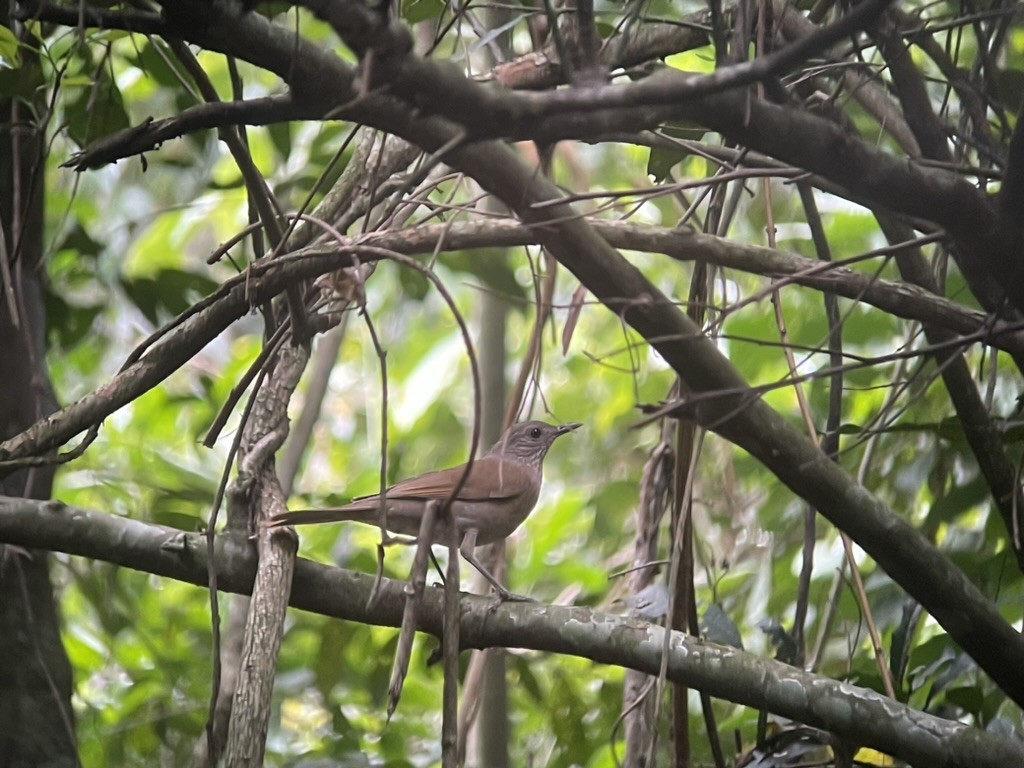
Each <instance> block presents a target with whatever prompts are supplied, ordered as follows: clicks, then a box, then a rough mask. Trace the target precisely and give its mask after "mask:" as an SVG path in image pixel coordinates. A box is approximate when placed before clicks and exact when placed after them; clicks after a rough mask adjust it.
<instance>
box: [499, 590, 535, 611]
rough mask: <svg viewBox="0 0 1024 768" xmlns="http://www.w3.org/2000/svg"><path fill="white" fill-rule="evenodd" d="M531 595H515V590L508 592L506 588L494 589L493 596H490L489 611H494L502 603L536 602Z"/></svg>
mask: <svg viewBox="0 0 1024 768" xmlns="http://www.w3.org/2000/svg"><path fill="white" fill-rule="evenodd" d="M536 602H537V601H536V600H534V599H533V598H532V597H527V596H526V595H517V594H516V593H515V592H509V591H508V590H507V589H501V590H496V591H495V593H494V596H493V597H492V598H491V607H490V613H494V612H495V611H496V610H498V608H500V607H501V604H502V603H536Z"/></svg>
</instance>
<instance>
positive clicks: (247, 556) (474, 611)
mask: <svg viewBox="0 0 1024 768" xmlns="http://www.w3.org/2000/svg"><path fill="white" fill-rule="evenodd" d="M0 541H3V542H7V543H10V544H16V545H20V546H24V547H33V548H41V549H49V550H54V551H59V552H67V553H69V554H74V555H80V556H83V557H89V558H93V559H97V560H103V561H105V562H111V563H115V564H118V565H121V566H124V567H127V568H133V569H136V570H140V571H144V572H146V573H152V574H156V575H159V576H165V577H168V578H172V579H177V580H179V581H185V582H189V583H192V584H197V585H200V586H205V585H206V578H207V564H206V554H207V553H206V546H205V543H204V541H203V538H202V534H189V533H184V532H182V531H177V530H174V529H171V528H165V527H163V526H157V525H151V524H147V523H142V522H139V521H135V520H130V519H127V518H121V517H115V516H113V515H107V514H102V513H98V512H91V511H88V510H84V509H78V508H73V507H67V506H64V505H62V504H60V503H58V502H38V501H30V500H27V499H11V498H7V497H0ZM216 558H217V573H218V580H219V583H220V586H221V587H222V588H223V589H226V590H228V591H231V592H239V593H244V594H248V593H249V592H250V590H251V588H252V583H253V577H254V573H255V569H256V552H255V547H254V546H253V544H252V542H250V541H249V540H248V539H242V538H239V537H237V536H229V535H221V536H218V542H217V555H216ZM373 582H374V579H373V577H371V576H369V575H364V574H360V573H355V572H352V571H346V570H343V569H340V568H333V567H329V566H324V565H319V564H317V563H313V562H310V561H308V560H302V559H299V560H298V562H297V565H296V569H295V578H294V581H293V584H292V590H291V597H290V604H291V605H292V606H293V607H296V608H301V609H304V610H308V611H313V612H315V613H320V614H323V615H326V616H333V617H335V618H340V619H346V620H351V621H359V622H362V623H367V624H377V625H382V626H390V627H397V626H399V624H400V622H401V618H402V610H403V603H404V596H403V586H404V585H403V583H402V582H399V581H392V580H389V579H385V580H384V581H383V582H382V584H381V588H380V599H379V600H377V601H376V602H375V603H374V605H373V606H372V607H367V599H368V597H369V595H370V592H371V590H372V589H373ZM443 610H444V608H443V599H442V595H441V594H440V591H439V590H428V591H427V592H426V594H425V595H424V600H423V604H422V606H421V609H420V614H419V622H418V626H419V628H420V629H421V630H422V631H425V632H429V633H431V634H433V635H435V636H437V637H440V636H441V632H442V621H443V619H442V614H443ZM664 632H665V630H664V629H663V628H661V627H659V626H654V625H651V624H647V623H645V622H641V621H636V620H634V619H627V618H622V617H618V616H612V615H609V614H605V613H599V612H595V611H591V610H590V609H587V608H573V607H565V606H553V605H529V604H523V603H517V604H509V603H506V604H504V605H502V606H500V607H499V608H497V609H494V605H493V602H492V601H491V600H489V599H485V598H482V597H476V596H470V595H464V596H463V598H462V621H461V627H460V636H461V638H462V644H463V648H491V647H506V648H527V649H533V650H538V651H547V652H551V653H560V654H565V655H572V656H579V657H581V658H589V659H592V660H593V661H596V662H599V663H602V664H615V665H618V666H625V667H629V668H631V669H636V670H639V671H641V672H646V673H647V674H657V673H658V669H659V666H660V664H661V649H662V648H663V647H665V643H664V639H663V638H664ZM667 647H668V653H669V662H668V678H669V679H670V680H672V681H673V682H678V683H681V684H685V685H687V686H690V687H694V688H698V689H700V690H703V691H706V692H707V693H708V694H710V695H712V696H716V697H719V698H723V699H727V700H729V701H734V702H736V703H738V704H743V705H746V706H750V707H757V708H761V707H763V708H766V709H769V710H771V711H772V712H775V713H777V714H779V715H782V716H784V717H788V718H792V719H794V720H798V721H800V722H804V723H806V724H808V725H811V726H814V727H817V728H822V729H825V730H828V731H831V732H833V733H836V734H838V735H840V736H842V737H843V738H845V739H848V740H850V741H852V742H854V743H857V744H862V745H864V746H870V747H873V748H875V749H878V750H881V751H883V752H886V753H887V754H891V755H894V756H896V757H899V758H902V759H904V760H907V761H909V762H911V763H913V764H918V765H928V766H936V768H959V767H961V766H962V767H963V768H988V767H989V766H991V767H992V768H1003V767H1004V766H1007V765H1018V764H1021V761H1024V747H1022V746H1021V744H1020V743H1018V742H1017V741H1014V740H1011V739H1005V738H1003V737H1000V736H997V735H996V734H992V733H987V732H985V731H982V730H980V729H977V728H971V727H968V726H964V725H962V724H960V723H957V722H955V721H951V720H943V719H941V718H938V717H935V716H933V715H928V714H925V713H923V712H919V711H916V710H913V709H911V708H909V707H907V706H905V705H903V704H900V703H898V702H895V701H892V700H891V699H888V698H886V697H884V696H882V695H880V694H878V693H875V692H873V691H869V690H867V689H863V688H858V687H857V686H854V685H850V684H848V683H844V682H839V681H835V680H830V679H828V678H823V677H818V676H816V675H812V674H810V673H807V672H802V671H801V670H799V669H796V668H795V667H791V666H788V665H786V664H782V663H780V662H776V661H771V660H767V659H762V658H758V657H756V656H753V655H752V654H748V653H745V652H743V651H739V650H736V649H734V648H725V647H722V646H717V645H714V644H712V643H705V642H701V641H699V640H696V639H694V638H690V637H687V636H686V635H684V634H682V633H678V632H673V633H671V637H670V639H669V643H668V646H667Z"/></svg>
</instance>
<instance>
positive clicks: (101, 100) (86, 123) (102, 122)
mask: <svg viewBox="0 0 1024 768" xmlns="http://www.w3.org/2000/svg"><path fill="white" fill-rule="evenodd" d="M129 125H130V122H129V120H128V113H127V112H126V111H125V108H124V101H123V100H122V98H121V91H120V89H119V88H118V87H117V84H116V83H114V81H113V80H111V78H110V74H109V73H108V72H107V70H106V69H103V70H101V71H100V72H99V73H98V74H97V76H96V82H95V84H94V85H93V86H92V87H89V88H82V89H80V90H79V92H78V94H77V95H76V97H75V98H74V99H73V100H72V101H71V103H70V104H68V108H67V126H68V135H69V136H70V137H71V139H72V140H73V141H74V142H75V143H76V144H78V146H79V147H85V146H87V145H89V144H91V143H92V142H94V141H96V140H97V139H100V138H103V137H105V136H109V135H111V134H112V133H116V132H117V131H120V130H123V129H125V128H127V127H128V126H129Z"/></svg>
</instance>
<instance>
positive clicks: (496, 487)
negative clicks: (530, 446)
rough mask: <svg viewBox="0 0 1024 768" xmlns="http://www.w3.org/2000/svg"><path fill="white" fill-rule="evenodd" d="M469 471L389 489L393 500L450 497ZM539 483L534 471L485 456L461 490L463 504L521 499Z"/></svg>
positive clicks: (443, 473)
mask: <svg viewBox="0 0 1024 768" xmlns="http://www.w3.org/2000/svg"><path fill="white" fill-rule="evenodd" d="M465 471H466V467H465V465H463V466H461V467H451V468H450V469H442V470H439V471H437V472H428V473H426V474H425V475H420V476H418V477H410V478H409V479H408V480H402V481H401V482H399V483H395V484H394V485H393V486H391V487H390V488H388V491H387V494H388V498H389V499H403V498H411V499H437V500H438V501H443V500H444V499H446V498H448V496H449V494H450V493H451V491H452V488H454V487H455V484H456V483H457V482H459V479H460V478H461V477H462V473H463V472H465ZM534 483H535V479H534V472H533V471H532V470H531V469H530V468H529V467H527V466H525V465H522V464H517V463H515V462H511V461H501V462H500V466H499V459H498V458H496V457H494V456H485V457H484V458H482V459H478V460H476V461H474V462H473V467H472V469H471V470H470V472H469V477H467V478H466V482H465V483H464V484H463V486H462V489H461V490H460V491H459V495H458V500H459V501H485V500H488V499H508V498H512V497H515V496H520V495H521V494H523V493H524V492H525V491H526V490H528V489H529V488H532V487H533V485H534ZM375 498H377V497H376V496H363V497H360V498H359V499H355V501H362V500H363V499H375Z"/></svg>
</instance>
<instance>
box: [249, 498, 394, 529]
mask: <svg viewBox="0 0 1024 768" xmlns="http://www.w3.org/2000/svg"><path fill="white" fill-rule="evenodd" d="M376 519H377V513H376V511H375V510H374V509H372V508H371V509H367V508H366V507H364V506H363V505H362V504H358V505H354V504H352V505H346V506H344V507H328V508H326V509H296V510H294V511H292V512H282V513H281V514H279V515H274V516H273V517H271V518H269V519H268V520H267V521H266V522H265V523H264V525H265V526H266V527H267V528H280V527H281V526H284V525H306V524H307V523H338V522H342V521H345V520H354V521H356V522H360V523H365V522H373V521H374V520H376Z"/></svg>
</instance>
